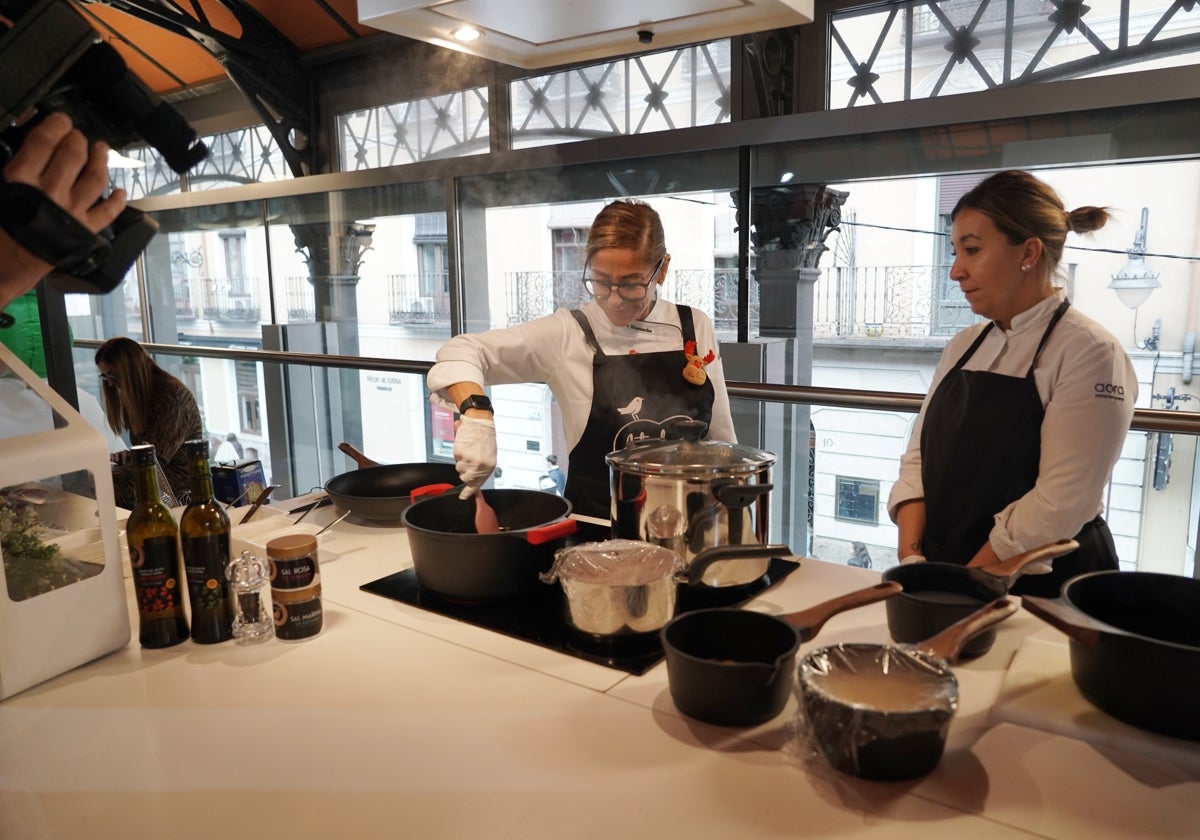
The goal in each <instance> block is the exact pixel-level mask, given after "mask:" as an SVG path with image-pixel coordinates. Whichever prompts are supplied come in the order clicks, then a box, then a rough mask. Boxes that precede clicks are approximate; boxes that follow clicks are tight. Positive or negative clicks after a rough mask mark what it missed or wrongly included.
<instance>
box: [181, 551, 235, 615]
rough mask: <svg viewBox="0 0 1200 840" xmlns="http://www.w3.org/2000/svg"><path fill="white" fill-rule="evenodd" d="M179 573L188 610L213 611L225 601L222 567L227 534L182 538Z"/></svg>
mask: <svg viewBox="0 0 1200 840" xmlns="http://www.w3.org/2000/svg"><path fill="white" fill-rule="evenodd" d="M180 539H181V542H182V543H183V572H184V574H185V575H186V576H187V582H188V595H189V596H190V597H191V601H192V610H193V612H194V611H196V610H214V609H217V608H219V607H220V606H221V604H222V603H223V602H224V601H225V593H226V587H225V565H226V564H227V563H228V562H229V535H228V534H211V535H208V536H204V537H188V536H182V537H181V538H180Z"/></svg>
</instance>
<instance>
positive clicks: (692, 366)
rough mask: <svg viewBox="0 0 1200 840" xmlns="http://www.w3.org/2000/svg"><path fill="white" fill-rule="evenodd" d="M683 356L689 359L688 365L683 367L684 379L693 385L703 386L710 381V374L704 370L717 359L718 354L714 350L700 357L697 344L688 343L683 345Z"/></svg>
mask: <svg viewBox="0 0 1200 840" xmlns="http://www.w3.org/2000/svg"><path fill="white" fill-rule="evenodd" d="M683 355H684V356H686V357H687V364H686V365H684V366H683V378H684V379H685V380H686V381H688V382H690V383H692V384H693V385H703V384H704V383H705V382H707V381H708V374H707V373H705V372H704V368H706V367H708V364H709V363H710V362H711V361H712V360H713V359H715V358H717V354H716V353H714V352H713V351H712V350H709V351H708V353H707V354H706V355H704V356H700V355H699V354H698V353H697V352H696V342H694V341H687V342H684V345H683Z"/></svg>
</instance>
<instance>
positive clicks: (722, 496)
mask: <svg viewBox="0 0 1200 840" xmlns="http://www.w3.org/2000/svg"><path fill="white" fill-rule="evenodd" d="M711 486H712V492H713V495H714V496H716V497H717V499H718V501H720V502H721V504H723V505H725V507H727V508H729V509H730V510H735V509H741V508H744V507H747V506H748V505H749V504H750V503H751V502H753V501H754V500H755V499H757V498H759V497H760V496H765V495H767V494H768V493H770V492H771V489H772V488H773V487H774V485H772V484H742V483H740V482H739V481H738V480H737V479H735V478H718V479H715V480H714V481H713V482H712V485H711Z"/></svg>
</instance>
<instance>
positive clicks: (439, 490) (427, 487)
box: [408, 484, 461, 502]
mask: <svg viewBox="0 0 1200 840" xmlns="http://www.w3.org/2000/svg"><path fill="white" fill-rule="evenodd" d="M459 486H461V485H459ZM453 489H454V485H453V484H423V485H421V486H420V487H414V488H413V489H412V490H410V491H408V497H409V498H410V499H412V500H413V501H414V502H415V501H416V500H417V499H423V498H424V497H426V496H440V495H442V494H443V493H448V492H450V491H451V490H453Z"/></svg>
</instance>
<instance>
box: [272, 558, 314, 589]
mask: <svg viewBox="0 0 1200 840" xmlns="http://www.w3.org/2000/svg"><path fill="white" fill-rule="evenodd" d="M270 560H271V589H304V588H305V587H308V586H314V585H319V584H320V583H321V574H320V572H319V571H318V570H317V557H316V555H315V554H314V555H305V556H304V557H290V558H288V559H286V560H281V559H278V558H275V557H272V558H270Z"/></svg>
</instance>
